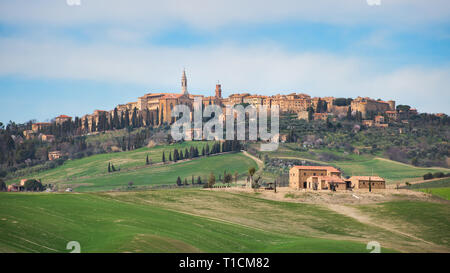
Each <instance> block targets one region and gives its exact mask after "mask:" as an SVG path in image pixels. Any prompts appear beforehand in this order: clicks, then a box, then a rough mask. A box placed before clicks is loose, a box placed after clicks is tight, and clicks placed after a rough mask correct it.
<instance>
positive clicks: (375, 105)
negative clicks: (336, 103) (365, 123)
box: [351, 97, 395, 118]
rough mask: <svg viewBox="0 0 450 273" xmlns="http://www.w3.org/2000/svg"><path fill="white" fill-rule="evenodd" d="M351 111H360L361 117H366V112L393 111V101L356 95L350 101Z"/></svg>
mask: <svg viewBox="0 0 450 273" xmlns="http://www.w3.org/2000/svg"><path fill="white" fill-rule="evenodd" d="M351 108H352V111H358V112H361V114H362V117H363V118H366V117H367V116H368V113H370V112H372V113H375V114H377V113H384V112H386V111H395V101H393V100H390V101H387V102H386V101H381V100H374V99H371V98H367V97H366V98H362V97H357V98H356V99H354V100H353V101H352V103H351Z"/></svg>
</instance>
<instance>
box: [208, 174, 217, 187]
mask: <svg viewBox="0 0 450 273" xmlns="http://www.w3.org/2000/svg"><path fill="white" fill-rule="evenodd" d="M214 184H216V177H215V176H214V173H213V172H211V173H210V174H209V178H208V188H212V187H213V186H214Z"/></svg>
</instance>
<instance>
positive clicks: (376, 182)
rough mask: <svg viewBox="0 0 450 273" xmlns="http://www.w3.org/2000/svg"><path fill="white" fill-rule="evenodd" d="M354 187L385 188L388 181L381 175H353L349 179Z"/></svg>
mask: <svg viewBox="0 0 450 273" xmlns="http://www.w3.org/2000/svg"><path fill="white" fill-rule="evenodd" d="M349 180H350V181H351V182H352V187H353V188H354V189H357V190H358V189H369V184H370V188H371V189H385V188H386V181H385V180H384V179H383V178H381V177H379V176H352V177H350V179H349Z"/></svg>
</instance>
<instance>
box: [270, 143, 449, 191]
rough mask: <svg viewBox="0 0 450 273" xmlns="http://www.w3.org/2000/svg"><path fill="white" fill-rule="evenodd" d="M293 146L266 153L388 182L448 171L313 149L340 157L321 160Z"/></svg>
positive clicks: (288, 145)
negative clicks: (328, 166) (338, 158)
mask: <svg viewBox="0 0 450 273" xmlns="http://www.w3.org/2000/svg"><path fill="white" fill-rule="evenodd" d="M293 148H294V146H293V144H281V145H280V148H279V149H278V150H277V151H275V152H268V153H267V154H268V155H269V156H271V157H292V158H298V159H306V160H308V159H310V160H316V161H317V162H318V163H321V164H330V165H333V166H336V167H339V168H341V169H342V170H343V171H344V175H346V176H347V175H348V176H351V175H371V174H372V173H373V174H374V175H379V176H381V177H383V178H385V179H386V181H387V182H388V183H395V182H400V181H413V180H419V179H421V177H422V176H423V175H424V174H425V173H428V172H432V173H434V172H440V171H441V172H446V173H447V172H450V169H446V168H422V167H415V166H412V165H408V164H404V163H400V162H396V161H392V160H388V159H384V158H378V157H375V156H371V155H356V154H347V155H344V154H343V152H337V151H331V150H327V149H324V150H313V151H314V152H315V153H316V154H318V153H321V152H327V153H331V154H335V155H336V156H339V157H341V159H340V160H338V161H331V162H323V161H320V160H318V158H317V157H316V156H315V155H312V154H310V153H309V152H304V151H296V150H293Z"/></svg>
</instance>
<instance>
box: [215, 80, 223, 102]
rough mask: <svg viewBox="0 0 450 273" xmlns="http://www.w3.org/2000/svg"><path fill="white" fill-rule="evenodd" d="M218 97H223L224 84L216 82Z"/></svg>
mask: <svg viewBox="0 0 450 273" xmlns="http://www.w3.org/2000/svg"><path fill="white" fill-rule="evenodd" d="M216 98H222V86H221V85H220V83H219V82H217V84H216Z"/></svg>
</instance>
